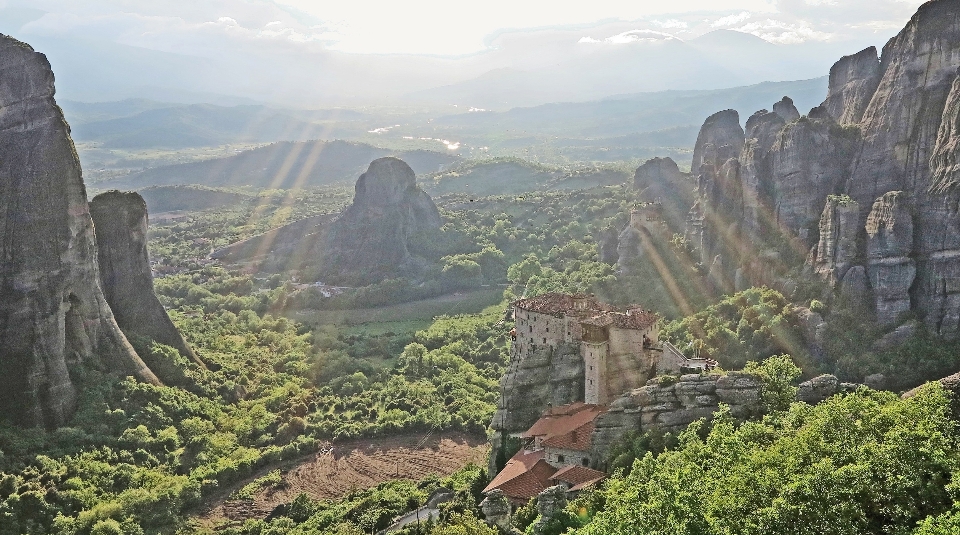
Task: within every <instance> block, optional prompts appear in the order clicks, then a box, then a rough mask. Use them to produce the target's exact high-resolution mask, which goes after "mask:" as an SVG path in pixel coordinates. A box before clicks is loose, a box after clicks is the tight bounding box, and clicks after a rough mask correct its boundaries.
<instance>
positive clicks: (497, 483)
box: [483, 449, 557, 504]
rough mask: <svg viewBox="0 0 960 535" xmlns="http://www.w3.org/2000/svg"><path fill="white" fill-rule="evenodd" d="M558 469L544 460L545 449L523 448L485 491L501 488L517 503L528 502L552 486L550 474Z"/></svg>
mask: <svg viewBox="0 0 960 535" xmlns="http://www.w3.org/2000/svg"><path fill="white" fill-rule="evenodd" d="M556 472H557V469H556V468H554V467H552V466H550V465H549V464H547V462H546V461H545V460H544V451H543V450H537V451H527V450H523V449H521V450H520V451H518V452H517V453H516V455H514V456H513V457H512V458H511V459H510V460H509V461H507V464H506V465H505V466H504V467H503V470H501V471H500V473H499V474H497V477H495V478H493V481H491V482H490V484H489V485H487V487H486V488H485V489H483V492H484V493H487V492H490V491H491V490H493V489H500V490H502V491H503V493H504V494H505V495H506V496H507V497H508V498H510V500H512V501H513V502H515V503H517V504H526V503H527V502H529V501H530V499H531V498H533V497H535V496H536V495H537V494H540V493H541V492H543V491H544V490H546V489H547V488H549V487H551V486H552V485H551V483H550V476H552V475H553V474H555V473H556Z"/></svg>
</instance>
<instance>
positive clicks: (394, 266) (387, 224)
mask: <svg viewBox="0 0 960 535" xmlns="http://www.w3.org/2000/svg"><path fill="white" fill-rule="evenodd" d="M441 224H442V220H441V218H440V212H439V211H437V207H436V205H434V204H433V200H431V199H430V196H429V195H427V194H426V193H425V192H424V191H423V190H421V189H420V188H419V187H417V180H416V175H415V174H414V172H413V170H412V169H410V166H408V165H407V164H405V163H404V162H403V161H402V160H399V159H397V158H393V157H386V158H380V159H377V160H374V161H373V162H372V163H371V164H370V167H369V168H368V169H367V172H365V173H364V174H362V175H360V178H359V179H358V180H357V184H356V193H355V195H354V198H353V204H351V205H350V206H349V207H348V208H347V209H346V210H344V212H343V214H341V216H340V217H339V218H338V219H337V220H336V221H334V222H333V223H331V224H330V230H329V234H328V235H327V237H326V240H325V241H324V246H323V249H322V251H321V254H322V255H323V258H322V260H321V263H322V266H323V268H322V271H324V272H325V273H326V274H327V275H328V276H333V277H344V276H346V277H357V276H358V275H363V279H364V280H366V281H372V280H376V279H379V278H382V277H383V276H386V275H389V274H393V273H396V272H397V271H398V270H399V269H402V268H403V267H404V266H405V265H407V264H408V263H409V262H410V260H411V255H410V251H409V249H408V247H407V246H408V240H409V239H410V238H411V237H413V236H414V235H416V234H418V233H423V232H428V231H431V230H437V229H439V228H440V225H441Z"/></svg>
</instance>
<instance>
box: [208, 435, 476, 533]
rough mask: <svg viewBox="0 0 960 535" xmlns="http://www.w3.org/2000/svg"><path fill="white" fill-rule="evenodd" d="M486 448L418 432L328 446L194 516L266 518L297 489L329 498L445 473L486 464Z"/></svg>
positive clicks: (217, 521)
mask: <svg viewBox="0 0 960 535" xmlns="http://www.w3.org/2000/svg"><path fill="white" fill-rule="evenodd" d="M489 448H490V446H489V444H488V443H487V442H486V440H485V439H483V438H478V437H475V436H470V435H464V434H457V433H443V434H434V435H432V436H429V437H427V438H426V439H424V436H423V435H422V434H421V435H403V436H396V437H385V438H375V439H363V440H356V441H351V442H341V443H336V444H331V445H328V446H326V447H324V448H321V451H320V452H318V453H316V454H313V455H311V456H309V457H304V458H301V459H300V460H299V461H296V462H294V463H290V464H287V465H285V466H280V467H279V468H280V469H281V476H282V481H281V483H280V484H279V485H276V486H274V487H272V488H269V489H265V490H262V491H260V492H258V493H257V494H256V495H255V496H254V498H253V499H252V500H231V499H228V498H229V496H230V494H229V492H232V491H234V490H236V489H239V488H241V487H243V485H245V484H247V483H249V482H251V481H253V480H254V479H256V478H257V477H260V476H263V475H264V474H266V473H267V472H269V471H270V470H275V469H277V468H278V467H277V466H272V467H268V468H265V469H264V470H261V471H260V472H259V473H257V474H256V475H254V476H252V477H250V478H249V479H247V480H246V481H242V482H240V483H238V484H237V485H234V486H233V487H232V488H231V489H229V492H226V491H225V492H224V493H222V496H221V497H220V499H219V500H216V501H214V502H213V503H211V504H209V505H208V508H207V510H206V512H205V513H203V514H202V515H201V516H200V518H199V519H198V520H199V521H200V522H201V523H202V524H204V525H206V526H209V527H226V526H229V525H231V524H235V523H238V522H242V521H243V520H246V519H249V518H265V517H267V516H268V515H269V514H270V513H271V512H272V511H273V510H274V508H276V507H277V506H278V505H280V504H283V503H289V502H291V501H293V499H294V498H296V497H297V495H299V494H300V493H301V492H304V493H306V494H307V495H309V496H310V497H311V498H314V499H318V500H329V499H336V498H339V497H341V496H344V495H345V494H347V493H349V492H350V491H353V490H357V489H364V488H369V487H374V486H376V485H377V484H379V483H382V482H384V481H389V480H392V479H414V480H419V479H422V478H423V477H425V476H427V475H428V474H437V475H440V476H447V475H450V474H452V473H453V472H455V471H457V470H458V469H460V468H462V467H463V466H464V465H466V464H467V463H470V462H474V463H477V464H481V465H484V464H486V461H487V455H488V452H489Z"/></svg>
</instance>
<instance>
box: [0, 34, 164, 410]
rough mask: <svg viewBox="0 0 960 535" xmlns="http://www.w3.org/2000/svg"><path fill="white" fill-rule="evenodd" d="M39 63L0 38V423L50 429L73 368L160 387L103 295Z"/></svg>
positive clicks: (48, 74) (90, 232) (61, 126)
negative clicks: (94, 368) (96, 369)
mask: <svg viewBox="0 0 960 535" xmlns="http://www.w3.org/2000/svg"><path fill="white" fill-rule="evenodd" d="M53 97H54V83H53V72H52V71H51V70H50V64H49V63H48V62H47V59H46V57H44V56H43V55H42V54H39V53H36V52H34V51H33V49H31V48H30V47H29V46H28V45H26V44H24V43H21V42H19V41H17V40H15V39H12V38H10V37H6V36H0V258H2V259H3V260H2V262H0V340H2V341H3V342H2V344H0V415H2V416H4V417H7V418H9V419H11V420H13V421H14V422H16V423H18V424H21V425H27V426H39V425H43V426H48V427H55V426H58V425H61V424H63V423H64V422H65V421H66V420H67V418H68V417H69V416H70V414H71V413H72V411H73V409H74V405H75V400H76V387H75V385H74V383H73V380H72V379H71V377H70V372H69V367H70V366H71V365H75V364H76V365H81V364H82V365H90V366H97V367H101V368H103V369H108V370H111V371H115V372H117V373H121V374H129V375H135V376H137V377H138V378H140V379H142V380H145V381H149V382H153V383H159V381H158V380H157V378H156V376H154V374H153V373H152V372H151V371H150V369H149V368H147V366H146V365H145V364H144V363H143V361H142V360H141V359H140V357H139V356H138V355H137V353H136V352H135V351H134V349H133V348H132V347H131V346H130V344H129V343H128V341H127V339H126V337H125V336H124V335H123V332H122V331H121V330H120V328H119V327H118V326H117V322H116V320H115V319H114V315H113V312H112V311H111V310H110V307H109V306H108V304H107V301H106V299H105V298H104V295H103V292H102V291H101V288H100V280H99V279H100V274H99V269H98V266H97V247H96V238H95V235H94V228H93V222H92V221H91V219H90V212H89V209H88V206H87V197H86V190H85V188H84V185H83V179H82V178H81V171H80V161H79V159H78V158H77V153H76V151H75V150H74V146H73V141H72V140H71V139H70V128H69V126H68V125H67V123H66V121H65V120H64V118H63V114H62V112H61V111H60V108H59V107H58V106H57V104H56V102H55V101H54V98H53Z"/></svg>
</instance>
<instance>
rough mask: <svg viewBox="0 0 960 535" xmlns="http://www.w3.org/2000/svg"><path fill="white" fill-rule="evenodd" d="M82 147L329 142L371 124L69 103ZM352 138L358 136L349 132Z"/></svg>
mask: <svg viewBox="0 0 960 535" xmlns="http://www.w3.org/2000/svg"><path fill="white" fill-rule="evenodd" d="M63 109H64V114H65V115H66V116H67V120H68V121H69V122H70V126H71V130H72V136H73V138H74V140H75V141H77V142H97V143H98V144H99V145H100V146H101V147H102V148H107V149H143V148H166V149H182V148H186V147H200V146H214V145H222V144H228V143H265V142H271V141H280V140H286V141H306V140H310V139H317V138H320V137H325V136H326V135H329V134H330V133H331V127H332V125H336V127H337V128H338V129H339V131H338V133H341V134H343V133H344V132H343V130H344V129H345V128H344V127H345V125H346V124H349V123H351V122H353V121H356V120H359V119H363V118H365V115H364V114H362V113H360V112H357V111H353V110H339V109H334V110H309V111H307V110H285V109H278V108H270V107H266V106H261V105H237V106H217V105H213V104H170V103H162V102H155V101H151V100H145V99H129V100H122V101H117V102H99V103H84V102H73V101H65V102H64V103H63ZM346 130H347V132H352V130H350V129H349V128H346Z"/></svg>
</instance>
